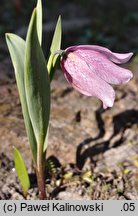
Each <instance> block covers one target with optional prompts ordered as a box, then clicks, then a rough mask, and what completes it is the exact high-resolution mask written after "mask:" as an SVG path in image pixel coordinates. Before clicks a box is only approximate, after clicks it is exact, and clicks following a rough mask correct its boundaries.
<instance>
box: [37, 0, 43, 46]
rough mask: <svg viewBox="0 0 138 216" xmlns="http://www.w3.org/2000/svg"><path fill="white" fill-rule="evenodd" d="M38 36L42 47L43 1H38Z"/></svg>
mask: <svg viewBox="0 0 138 216" xmlns="http://www.w3.org/2000/svg"><path fill="white" fill-rule="evenodd" d="M36 10H37V34H38V39H39V43H40V45H41V43H42V2H41V0H38V1H37V7H36Z"/></svg>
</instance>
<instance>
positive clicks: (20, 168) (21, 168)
mask: <svg viewBox="0 0 138 216" xmlns="http://www.w3.org/2000/svg"><path fill="white" fill-rule="evenodd" d="M14 164H15V169H16V172H17V175H18V178H19V180H20V183H21V187H22V190H23V194H24V196H25V197H26V195H27V192H28V190H29V188H30V180H29V176H28V173H27V169H26V166H25V163H24V161H23V158H22V156H21V154H20V152H19V151H18V149H17V148H15V147H14Z"/></svg>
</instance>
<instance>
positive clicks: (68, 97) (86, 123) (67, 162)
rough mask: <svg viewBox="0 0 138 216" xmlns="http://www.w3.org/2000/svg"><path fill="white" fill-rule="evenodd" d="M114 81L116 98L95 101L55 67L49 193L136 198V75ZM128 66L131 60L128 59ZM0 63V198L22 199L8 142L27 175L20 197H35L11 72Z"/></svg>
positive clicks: (7, 65)
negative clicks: (107, 105)
mask: <svg viewBox="0 0 138 216" xmlns="http://www.w3.org/2000/svg"><path fill="white" fill-rule="evenodd" d="M137 66H138V65H137V63H135V65H133V71H134V75H135V78H134V79H133V80H132V81H130V82H129V83H128V84H126V85H122V86H118V87H115V89H116V101H115V104H114V106H113V108H111V109H107V110H103V108H102V107H101V102H100V101H99V100H98V99H96V98H94V97H86V96H83V95H81V94H79V93H78V92H76V91H75V90H73V89H72V88H71V87H70V86H69V85H68V83H67V82H66V81H65V79H64V77H63V74H62V72H61V71H60V70H57V72H56V76H55V79H54V80H53V82H52V105H51V118H50V135H49V146H48V152H47V173H46V188H47V191H48V196H49V199H62V200H65V199H72V200H73V199H74V200H83V199H87V200H91V199H92V200H93V199H95V200H99V199H103V200H104V199H106V200H108V199H118V200H119V199H122V200H125V199H128V200H133V199H138V94H137V92H138V89H137V85H138V81H137V73H136V72H135V71H136V69H135V68H137ZM131 67H132V65H131ZM11 71H12V67H11V62H10V61H9V59H5V60H4V61H3V62H2V63H1V65H0V199H8V200H9V199H10V200H13V199H15V200H19V199H24V197H23V195H22V190H21V187H20V183H19V180H18V178H17V175H16V172H15V169H14V163H13V146H16V147H17V148H18V149H19V150H20V152H21V154H22V156H23V158H24V160H25V163H26V166H27V169H28V172H29V176H30V180H31V188H30V190H29V192H28V195H27V197H26V199H38V189H37V184H36V177H35V173H34V169H33V164H32V157H31V153H30V149H29V143H28V139H27V136H26V132H25V128H24V121H23V118H22V112H21V106H20V101H19V97H18V92H17V87H16V83H15V79H14V74H13V71H12V73H11Z"/></svg>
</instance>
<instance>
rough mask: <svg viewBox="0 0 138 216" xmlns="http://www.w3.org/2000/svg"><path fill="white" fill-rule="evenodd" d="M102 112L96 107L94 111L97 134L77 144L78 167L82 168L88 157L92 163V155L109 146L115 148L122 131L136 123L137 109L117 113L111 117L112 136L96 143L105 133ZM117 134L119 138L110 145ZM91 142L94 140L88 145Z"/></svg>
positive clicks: (137, 121)
mask: <svg viewBox="0 0 138 216" xmlns="http://www.w3.org/2000/svg"><path fill="white" fill-rule="evenodd" d="M103 112H104V111H102V110H101V109H98V110H97V111H96V119H97V123H98V126H99V129H100V132H99V134H98V136H97V137H96V138H94V139H93V138H92V137H89V138H87V139H85V140H84V141H83V142H81V143H80V144H79V145H78V148H77V151H76V165H77V167H78V168H79V169H82V168H83V166H84V164H85V162H86V160H87V159H88V158H90V160H91V161H92V163H93V164H94V160H93V157H94V156H95V155H98V154H100V153H104V152H105V151H107V150H108V149H110V148H116V147H118V146H119V145H121V144H122V142H123V134H124V131H125V130H126V129H127V128H131V127H132V126H133V125H134V124H137V123H138V110H135V109H132V110H127V111H125V112H122V113H119V114H117V115H115V116H114V117H113V134H112V136H111V137H110V138H109V140H108V141H103V142H102V141H101V142H100V143H98V140H99V139H101V138H103V137H104V135H105V129H104V122H103V120H102V116H101V114H102V113H103ZM118 134H120V136H119V139H118V140H117V141H115V142H114V144H113V145H112V146H110V143H111V140H112V139H113V138H114V137H116V136H117V135H118ZM92 142H94V144H93V145H92V146H90V147H89V145H91V144H92ZM86 146H88V147H86ZM84 147H86V149H85V150H84V151H83V149H84Z"/></svg>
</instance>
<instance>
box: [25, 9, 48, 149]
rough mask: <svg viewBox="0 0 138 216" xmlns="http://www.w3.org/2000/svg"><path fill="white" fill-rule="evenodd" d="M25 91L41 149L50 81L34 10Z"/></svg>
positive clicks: (26, 53)
mask: <svg viewBox="0 0 138 216" xmlns="http://www.w3.org/2000/svg"><path fill="white" fill-rule="evenodd" d="M25 91H26V98H27V105H28V110H29V116H30V119H31V122H32V126H33V129H34V133H35V137H36V140H37V144H38V148H41V149H42V148H43V145H44V141H45V138H46V134H47V128H48V123H49V114H50V80H49V76H48V72H47V67H46V62H45V58H44V54H43V51H42V49H41V47H40V44H39V41H38V36H37V27H36V9H35V10H34V12H33V14H32V18H31V21H30V24H29V29H28V33H27V39H26V49H25Z"/></svg>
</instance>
